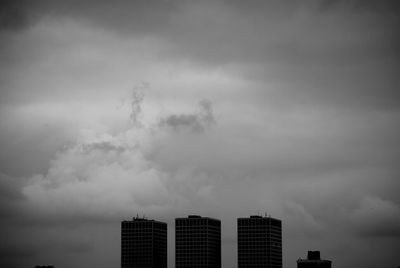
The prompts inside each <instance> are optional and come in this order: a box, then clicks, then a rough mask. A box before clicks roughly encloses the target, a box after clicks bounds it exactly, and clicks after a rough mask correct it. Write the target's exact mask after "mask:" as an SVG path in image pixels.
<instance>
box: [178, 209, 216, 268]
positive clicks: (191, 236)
mask: <svg viewBox="0 0 400 268" xmlns="http://www.w3.org/2000/svg"><path fill="white" fill-rule="evenodd" d="M175 267H176V268H192V267H197V268H220V267H221V221H219V220H216V219H212V218H207V217H201V216H197V215H190V216H188V217H187V218H177V219H175Z"/></svg>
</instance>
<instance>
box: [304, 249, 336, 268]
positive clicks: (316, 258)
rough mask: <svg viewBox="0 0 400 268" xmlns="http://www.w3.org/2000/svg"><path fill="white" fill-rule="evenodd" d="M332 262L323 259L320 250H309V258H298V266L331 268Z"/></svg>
mask: <svg viewBox="0 0 400 268" xmlns="http://www.w3.org/2000/svg"><path fill="white" fill-rule="evenodd" d="M331 265H332V262H331V261H328V260H321V257H320V253H319V251H309V252H308V254H307V259H298V260H297V268H331Z"/></svg>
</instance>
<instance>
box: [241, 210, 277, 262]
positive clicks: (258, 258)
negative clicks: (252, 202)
mask: <svg viewBox="0 0 400 268" xmlns="http://www.w3.org/2000/svg"><path fill="white" fill-rule="evenodd" d="M237 232H238V268H250V267H265V268H281V267H282V221H281V220H278V219H274V218H271V217H263V216H250V217H249V218H239V219H238V220H237Z"/></svg>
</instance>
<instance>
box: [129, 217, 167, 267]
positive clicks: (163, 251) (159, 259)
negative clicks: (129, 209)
mask: <svg viewBox="0 0 400 268" xmlns="http://www.w3.org/2000/svg"><path fill="white" fill-rule="evenodd" d="M121 267H122V268H167V224H166V223H164V222H159V221H155V220H148V219H144V218H143V219H142V218H138V217H136V218H133V219H132V221H123V222H121Z"/></svg>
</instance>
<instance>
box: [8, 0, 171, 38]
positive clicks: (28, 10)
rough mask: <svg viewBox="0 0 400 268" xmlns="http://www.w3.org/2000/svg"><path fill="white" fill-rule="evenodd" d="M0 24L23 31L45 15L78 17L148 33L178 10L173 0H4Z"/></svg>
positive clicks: (96, 22) (46, 16)
mask: <svg viewBox="0 0 400 268" xmlns="http://www.w3.org/2000/svg"><path fill="white" fill-rule="evenodd" d="M0 5H1V7H2V9H1V10H2V11H1V13H0V22H1V24H0V26H1V29H3V30H24V29H26V28H27V27H29V26H31V25H34V24H36V23H38V22H40V20H42V19H44V18H52V19H55V18H56V19H63V18H65V17H67V18H68V17H73V18H78V19H81V20H84V21H87V22H89V23H94V24H99V25H101V26H103V27H107V28H108V27H111V28H112V29H114V30H115V29H118V30H119V31H133V32H139V33H147V32H149V31H152V30H159V29H160V28H163V27H164V25H165V24H166V22H167V21H168V18H169V16H170V15H171V13H172V12H174V10H175V9H176V6H175V4H174V1H157V0H155V1H154V0H150V1H124V0H121V1H113V2H109V1H92V0H89V1H76V0H71V1H62V0H55V1H51V0H39V1H29V0H16V1H12V0H10V1H9V0H2V1H1V3H0Z"/></svg>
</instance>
